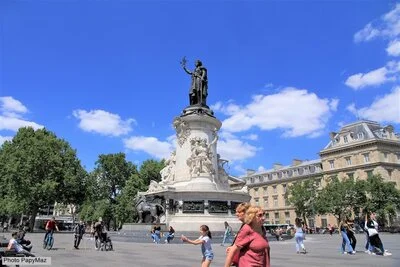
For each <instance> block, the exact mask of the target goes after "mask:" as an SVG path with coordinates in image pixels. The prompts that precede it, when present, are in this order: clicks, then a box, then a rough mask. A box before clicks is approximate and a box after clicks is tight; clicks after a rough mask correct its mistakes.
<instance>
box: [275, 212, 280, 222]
mask: <svg viewBox="0 0 400 267" xmlns="http://www.w3.org/2000/svg"><path fill="white" fill-rule="evenodd" d="M275 221H278V222H279V212H275Z"/></svg>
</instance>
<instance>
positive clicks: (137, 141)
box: [123, 136, 174, 159]
mask: <svg viewBox="0 0 400 267" xmlns="http://www.w3.org/2000/svg"><path fill="white" fill-rule="evenodd" d="M169 140H170V141H171V140H172V139H171V138H170V139H169ZM123 142H124V145H125V148H127V149H130V150H133V151H144V152H146V153H147V154H149V155H151V156H153V157H155V158H158V159H162V158H164V159H166V158H169V156H170V154H171V152H172V151H173V149H174V145H173V144H171V143H170V142H169V141H168V142H163V141H159V140H158V139H157V138H155V137H146V136H132V137H130V138H126V139H124V140H123Z"/></svg>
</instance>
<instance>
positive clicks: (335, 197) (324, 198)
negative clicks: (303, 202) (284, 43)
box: [316, 177, 366, 222]
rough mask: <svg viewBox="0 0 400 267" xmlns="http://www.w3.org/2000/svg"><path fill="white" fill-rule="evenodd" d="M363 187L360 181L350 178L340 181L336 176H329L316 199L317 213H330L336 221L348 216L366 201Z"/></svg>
mask: <svg viewBox="0 0 400 267" xmlns="http://www.w3.org/2000/svg"><path fill="white" fill-rule="evenodd" d="M363 189H364V185H363V182H362V181H355V180H354V179H350V178H348V179H343V180H342V181H340V180H339V179H338V178H337V177H332V178H330V181H329V182H328V184H327V185H326V186H325V187H324V188H323V189H322V190H321V191H320V192H319V194H318V197H317V199H316V208H317V211H318V213H319V214H327V213H330V214H332V215H334V216H335V217H336V218H337V220H338V222H340V221H341V219H342V218H343V217H344V216H348V217H350V216H351V215H352V213H354V212H355V213H357V212H358V210H359V208H360V207H362V206H363V203H365V201H366V197H365V194H364V192H363ZM357 209H358V210H357Z"/></svg>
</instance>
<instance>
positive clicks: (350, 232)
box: [346, 220, 357, 251]
mask: <svg viewBox="0 0 400 267" xmlns="http://www.w3.org/2000/svg"><path fill="white" fill-rule="evenodd" d="M353 225H354V223H353V221H350V220H347V229H346V233H347V237H348V238H349V241H350V246H351V247H352V248H353V250H354V251H356V244H357V239H356V236H355V233H354V230H353Z"/></svg>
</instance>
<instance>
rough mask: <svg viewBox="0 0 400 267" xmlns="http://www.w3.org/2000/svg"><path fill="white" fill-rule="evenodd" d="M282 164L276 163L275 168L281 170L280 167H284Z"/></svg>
mask: <svg viewBox="0 0 400 267" xmlns="http://www.w3.org/2000/svg"><path fill="white" fill-rule="evenodd" d="M282 167H283V166H282V164H280V163H274V170H279V169H282Z"/></svg>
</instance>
